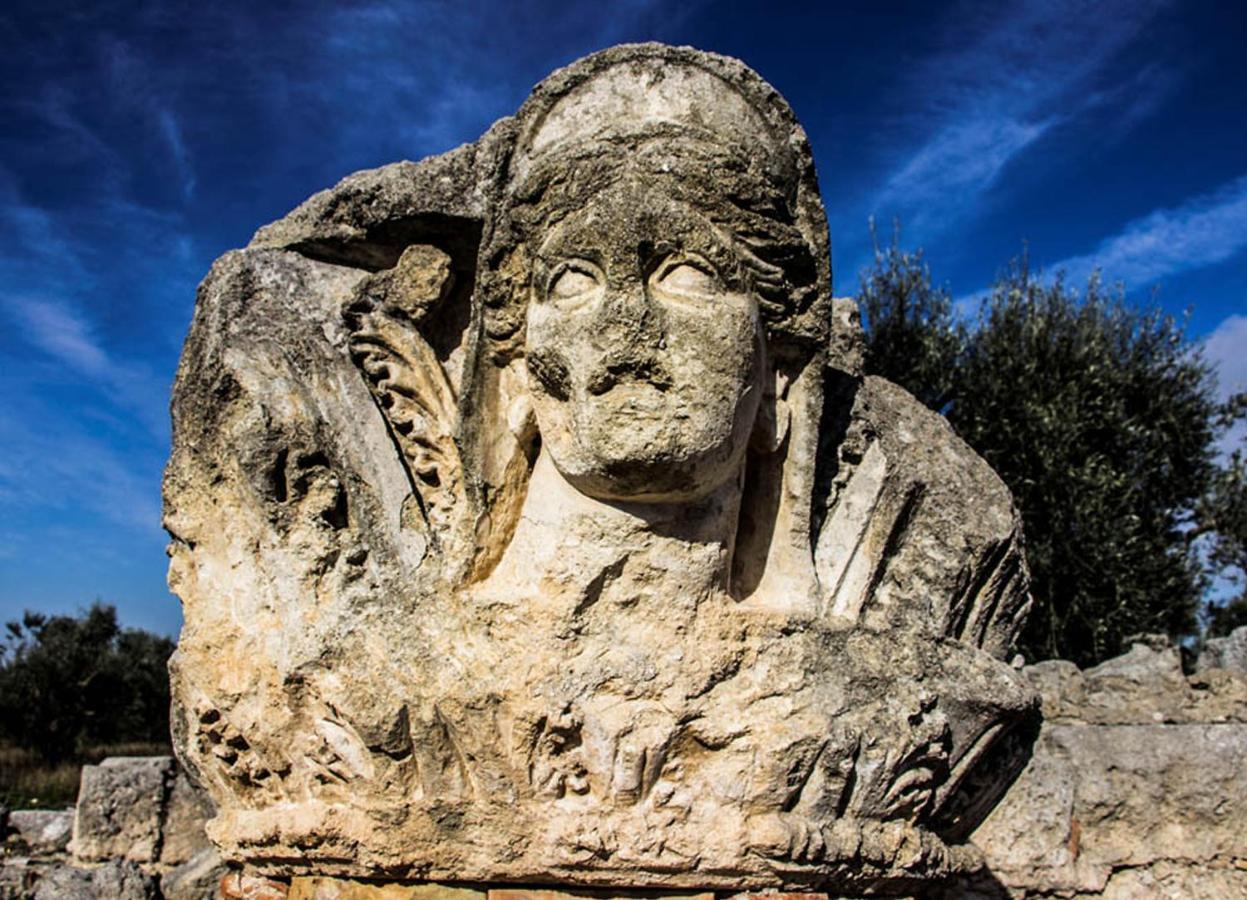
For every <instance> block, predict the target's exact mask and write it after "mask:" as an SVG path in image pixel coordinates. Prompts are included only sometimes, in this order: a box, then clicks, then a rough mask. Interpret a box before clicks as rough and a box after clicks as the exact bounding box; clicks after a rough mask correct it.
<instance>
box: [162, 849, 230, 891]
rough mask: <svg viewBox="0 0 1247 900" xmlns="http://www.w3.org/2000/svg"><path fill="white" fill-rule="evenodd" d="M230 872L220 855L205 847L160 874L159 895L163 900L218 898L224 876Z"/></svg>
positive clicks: (214, 850)
mask: <svg viewBox="0 0 1247 900" xmlns="http://www.w3.org/2000/svg"><path fill="white" fill-rule="evenodd" d="M227 874H228V871H227V869H226V868H225V864H224V863H223V862H222V861H221V856H220V854H218V853H217V852H216V849H215V848H213V847H206V848H204V849H202V850H200V851H199V852H198V853H196V854H195V855H194V856H192V857H191V858H190V859H188V860H186V861H185V862H183V863H181V864H180V865H177V866H174V867H173V868H171V869H169V870H167V871H165V872H163V873H162V874H161V876H160V896H161V897H162V898H163V900H217V898H218V896H219V888H220V885H221V879H223V878H225V876H226V875H227Z"/></svg>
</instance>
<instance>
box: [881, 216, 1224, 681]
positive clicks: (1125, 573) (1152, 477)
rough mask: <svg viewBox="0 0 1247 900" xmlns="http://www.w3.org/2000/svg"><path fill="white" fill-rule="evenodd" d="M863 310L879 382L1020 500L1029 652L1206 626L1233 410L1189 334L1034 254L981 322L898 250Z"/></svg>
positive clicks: (1085, 652) (1117, 647)
mask: <svg viewBox="0 0 1247 900" xmlns="http://www.w3.org/2000/svg"><path fill="white" fill-rule="evenodd" d="M861 301H862V303H863V305H864V307H865V308H866V313H867V327H868V332H867V343H868V347H869V349H868V356H867V368H868V371H870V372H872V374H880V375H884V376H885V377H889V378H891V379H892V380H894V381H897V382H898V383H900V384H901V385H902V386H904V387H906V388H907V389H909V390H910V391H911V392H912V393H914V394H915V395H916V396H917V397H919V399H921V400H923V401H924V402H926V403H927V404H928V405H929V406H931V407H932V408H934V409H937V410H941V411H943V412H944V413H945V414H946V415H947V416H948V419H949V421H950V423H951V424H952V425H953V427H954V428H955V429H956V430H957V432H958V433H959V434H960V435H961V436H962V437H963V438H964V439H965V440H966V441H967V443H969V444H970V445H971V446H972V447H974V449H975V450H977V451H978V452H979V453H980V454H982V455H983V456H984V457H985V458H986V459H987V460H988V462H990V463H991V465H992V466H993V468H995V470H996V471H997V472H998V473H999V474H1000V476H1001V478H1003V479H1004V481H1005V483H1006V484H1008V485H1009V487H1010V489H1011V490H1012V492H1013V495H1014V498H1015V500H1016V501H1017V504H1018V507H1019V509H1020V510H1021V514H1022V518H1023V522H1024V525H1025V530H1026V546H1027V558H1028V560H1029V562H1030V567H1031V574H1032V594H1033V596H1034V600H1035V605H1034V607H1033V610H1032V612H1031V615H1030V618H1029V620H1028V622H1027V627H1026V630H1025V632H1024V633H1023V635H1022V638H1021V647H1020V649H1021V650H1022V651H1023V653H1025V654H1026V656H1027V657H1028V658H1029V659H1031V660H1032V661H1033V660H1039V659H1046V658H1051V657H1061V658H1065V659H1071V660H1074V661H1075V662H1077V663H1079V664H1080V665H1089V664H1092V663H1096V662H1099V661H1101V660H1104V659H1106V658H1109V657H1111V656H1114V655H1116V654H1117V653H1119V652H1121V651H1122V650H1123V649H1124V643H1125V641H1126V639H1127V638H1128V637H1130V636H1131V635H1134V634H1139V633H1143V632H1166V633H1168V634H1170V635H1173V636H1183V635H1187V634H1191V633H1192V632H1193V631H1194V630H1195V625H1196V611H1197V609H1198V608H1199V600H1200V596H1201V593H1202V591H1203V590H1204V588H1205V585H1206V582H1207V577H1206V573H1205V572H1204V571H1203V570H1202V568H1201V566H1200V562H1199V559H1198V558H1197V555H1196V554H1195V553H1193V552H1192V547H1191V545H1192V541H1193V539H1194V537H1195V536H1196V535H1198V534H1199V533H1200V532H1201V528H1200V527H1197V526H1198V525H1199V522H1198V520H1197V515H1198V511H1199V510H1200V509H1201V508H1202V507H1201V504H1203V503H1204V498H1205V497H1206V496H1207V494H1208V492H1209V490H1210V488H1211V486H1212V485H1213V483H1214V481H1215V479H1216V477H1217V472H1218V470H1217V467H1216V465H1215V441H1216V438H1217V436H1218V434H1219V433H1220V431H1221V429H1223V428H1224V427H1226V426H1227V425H1228V423H1229V421H1230V420H1231V419H1232V418H1233V415H1232V413H1231V412H1230V411H1228V410H1227V409H1224V408H1221V407H1218V405H1217V403H1216V402H1215V399H1214V394H1215V387H1216V384H1215V379H1214V377H1213V374H1212V372H1211V370H1210V368H1209V366H1208V365H1207V364H1206V363H1205V362H1204V360H1203V359H1202V357H1201V356H1200V353H1199V351H1198V349H1197V348H1195V347H1194V346H1192V344H1191V342H1190V341H1188V340H1187V339H1186V337H1185V333H1184V329H1183V326H1182V325H1181V324H1180V323H1178V322H1176V321H1174V319H1173V318H1172V317H1169V316H1165V315H1164V314H1163V313H1161V312H1160V311H1159V310H1156V309H1138V308H1135V307H1132V306H1129V305H1127V304H1126V303H1125V302H1124V299H1123V295H1122V292H1121V291H1120V290H1118V291H1115V292H1108V291H1106V290H1105V289H1104V288H1103V286H1102V285H1101V283H1100V280H1099V278H1098V277H1093V278H1092V279H1091V281H1090V282H1089V283H1088V285H1087V287H1086V290H1085V291H1084V292H1082V294H1081V295H1080V294H1079V293H1078V292H1076V291H1073V290H1071V289H1069V288H1068V287H1067V286H1066V285H1065V283H1064V282H1063V280H1062V279H1060V278H1057V279H1056V280H1055V281H1042V280H1040V279H1036V278H1034V277H1032V275H1031V273H1030V272H1029V270H1028V268H1027V265H1026V262H1025V260H1023V261H1021V262H1018V263H1015V264H1013V265H1012V266H1011V267H1010V268H1009V269H1007V270H1006V271H1005V272H1004V274H1003V275H1002V276H1001V277H1000V278H999V279H998V281H997V283H996V284H995V285H994V286H993V288H992V291H991V296H990V298H989V299H988V300H987V301H986V302H985V304H984V306H983V308H982V310H981V311H980V314H979V318H978V321H977V323H976V327H974V328H973V329H963V328H958V326H957V325H956V324H955V323H953V322H951V321H950V319H951V313H950V303H949V302H948V299H947V293H946V292H944V291H937V290H934V289H932V288H931V280H930V275H929V272H928V270H927V268H926V266H925V265H924V264H923V263H922V261H921V256H920V255H918V254H906V253H902V252H901V251H900V250H899V249H898V248H897V246H896V243H895V241H894V242H893V246H892V247H891V248H890V249H889V250H888V251H887V252H886V253H881V254H877V256H876V261H875V267H874V270H873V271H872V272H871V273H869V275H868V276H867V277H866V278H865V279H864V280H863V293H862V297H861ZM876 323H879V324H882V325H884V326H885V327H882V328H880V327H877V324H876ZM954 336H955V341H954ZM907 354H912V358H913V360H914V364H913V365H912V366H910V365H907V363H906V355H907ZM939 365H943V366H945V367H946V369H947V371H946V372H945V374H944V376H943V377H944V378H945V379H946V380H945V381H941V379H940V377H939V376H938V375H937V374H935V373H933V372H932V368H933V367H935V366H939ZM1239 487H1240V489H1241V481H1240V482H1239ZM1240 501H1241V495H1240ZM1240 546H1241V545H1240Z"/></svg>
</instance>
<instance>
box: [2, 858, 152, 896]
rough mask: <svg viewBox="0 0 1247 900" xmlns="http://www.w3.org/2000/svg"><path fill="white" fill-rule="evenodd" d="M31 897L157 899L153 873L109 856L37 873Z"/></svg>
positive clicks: (135, 864)
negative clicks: (86, 864) (97, 861)
mask: <svg viewBox="0 0 1247 900" xmlns="http://www.w3.org/2000/svg"><path fill="white" fill-rule="evenodd" d="M25 896H28V897H30V898H32V900H99V898H102V897H107V898H109V900H158V898H159V897H160V892H159V889H158V887H157V884H156V879H155V877H154V876H152V875H149V874H148V873H146V872H144V871H143V870H142V869H141V868H140V867H139V865H138V863H134V862H124V861H121V860H112V861H110V862H106V863H104V864H102V865H98V866H92V867H90V868H86V867H79V866H69V865H58V866H54V867H52V868H49V869H47V870H45V871H43V872H41V873H40V875H39V878H38V881H36V882H35V884H34V889H33V891H32V892H31V893H29V894H27V895H25Z"/></svg>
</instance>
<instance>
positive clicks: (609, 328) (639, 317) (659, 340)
mask: <svg viewBox="0 0 1247 900" xmlns="http://www.w3.org/2000/svg"><path fill="white" fill-rule="evenodd" d="M604 299H605V302H604V303H603V304H602V306H601V308H600V312H599V316H598V320H597V322H596V323H595V324H596V326H597V327H596V332H597V334H596V339H597V340H596V342H597V345H598V349H599V350H600V352H601V354H602V355H601V359H600V363H599V365H598V366H596V367H595V371H594V374H593V377H592V378H590V381H589V390H590V391H591V392H592V393H595V394H600V393H604V392H606V391H608V390H610V389H611V388H612V387H614V386H615V385H616V384H617V383H619V382H620V381H646V382H649V383H651V384H653V385H655V386H656V387H659V388H666V387H667V386H668V385H669V383H670V379H669V378H668V377H667V375H666V370H665V368H664V366H663V365H662V360H661V351H662V349H663V347H664V345H665V340H664V329H663V323H662V319H661V314H660V312H659V311H658V310H657V309H655V308H654V307H653V305H652V304H651V303H650V302H649V299H648V297H647V295H646V293H645V287H644V284H643V283H642V281H641V280H640V279H628V281H626V282H624V283H622V284H617V285H610V286H608V288H607V292H606V296H605V298H604Z"/></svg>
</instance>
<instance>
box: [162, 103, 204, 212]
mask: <svg viewBox="0 0 1247 900" xmlns="http://www.w3.org/2000/svg"><path fill="white" fill-rule="evenodd" d="M157 118H158V120H159V122H160V133H161V134H162V135H164V139H165V142H166V143H167V144H168V145H169V152H170V154H172V156H173V162H174V165H176V166H177V169H178V174H180V175H181V176H182V193H183V194H184V195H185V196H186V197H187V198H190V197H193V196H194V194H195V170H194V168H193V167H192V166H191V158H190V153H189V152H188V151H187V149H186V143H185V141H183V140H182V126H181V125H179V124H178V120H177V117H176V116H174V115H173V113H171V112H169V110H167V109H162V110H160V112H159V113H158V114H157Z"/></svg>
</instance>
